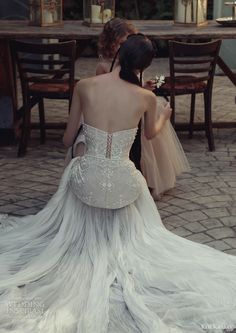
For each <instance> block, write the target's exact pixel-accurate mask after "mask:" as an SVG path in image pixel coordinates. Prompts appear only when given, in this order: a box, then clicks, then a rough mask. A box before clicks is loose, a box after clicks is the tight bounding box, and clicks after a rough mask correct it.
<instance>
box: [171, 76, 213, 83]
mask: <svg viewBox="0 0 236 333" xmlns="http://www.w3.org/2000/svg"><path fill="white" fill-rule="evenodd" d="M209 79H210V76H209V75H207V76H201V77H197V76H196V77H194V76H189V77H186V76H184V77H182V76H176V77H175V83H181V84H186V83H197V82H202V81H207V80H209Z"/></svg>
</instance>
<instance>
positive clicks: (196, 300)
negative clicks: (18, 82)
mask: <svg viewBox="0 0 236 333" xmlns="http://www.w3.org/2000/svg"><path fill="white" fill-rule="evenodd" d="M152 57H153V49H152V44H151V43H150V41H149V40H148V39H146V38H145V37H143V36H132V37H130V38H129V39H128V40H127V41H126V42H125V43H124V44H123V45H122V47H121V50H120V55H119V62H120V67H119V68H116V69H115V70H114V72H111V73H108V74H105V75H101V76H98V77H94V78H91V79H85V80H82V81H81V82H79V83H78V84H77V86H76V88H75V92H74V96H73V102H72V109H71V112H70V116H69V121H68V125H67V129H66V132H65V135H64V139H63V140H64V143H65V145H66V146H70V145H71V144H72V142H73V139H74V137H75V136H76V131H77V126H78V122H79V120H80V117H81V115H82V114H83V117H84V125H83V134H84V135H85V153H84V154H83V155H81V156H78V157H76V158H74V159H72V161H71V162H70V164H69V165H68V166H67V168H66V169H65V171H64V173H63V175H62V178H61V182H60V185H59V188H58V190H57V192H56V193H55V195H54V196H53V197H52V198H51V200H50V201H49V202H48V204H47V205H46V206H45V208H44V209H43V210H41V211H40V212H39V213H38V214H36V215H34V216H33V215H30V216H26V217H23V218H16V217H10V216H9V217H7V216H5V218H4V216H2V221H1V222H2V223H4V224H5V228H3V229H2V230H1V233H0V333H7V332H10V333H32V332H33V333H140V332H141V333H203V332H211V333H212V332H217V333H219V332H223V331H224V330H225V329H228V330H231V329H233V328H234V327H236V280H235V276H236V258H235V257H234V256H232V255H227V254H224V253H222V252H220V251H217V250H215V249H213V248H210V247H208V246H206V245H202V244H198V243H194V242H191V241H189V240H187V239H184V238H181V237H179V236H177V235H175V234H173V233H171V232H170V231H168V230H167V229H166V228H165V227H164V225H163V224H162V222H161V219H160V216H159V214H158V211H157V209H156V206H155V203H154V201H153V199H152V197H151V195H150V193H149V190H148V187H147V184H146V181H145V179H144V178H143V176H142V175H141V173H140V172H139V171H138V170H137V169H136V168H135V167H134V164H133V163H132V162H131V161H130V160H129V158H128V156H129V149H130V147H131V145H132V142H133V140H134V138H135V135H136V130H137V124H138V121H139V119H140V117H141V116H142V115H143V114H144V117H145V134H146V136H147V137H148V138H149V139H150V138H152V137H153V136H155V135H156V133H158V131H159V129H160V126H161V122H162V121H165V120H166V119H167V118H168V117H169V116H170V112H171V110H170V108H169V106H168V105H167V106H166V107H165V111H164V112H163V116H162V117H160V118H159V120H158V122H155V110H156V105H155V103H156V98H155V96H154V95H153V94H152V93H151V92H149V91H147V90H145V89H143V88H141V87H140V86H139V81H138V79H137V74H139V72H140V71H142V70H144V69H145V68H146V67H148V66H149V65H150V63H151V61H152Z"/></svg>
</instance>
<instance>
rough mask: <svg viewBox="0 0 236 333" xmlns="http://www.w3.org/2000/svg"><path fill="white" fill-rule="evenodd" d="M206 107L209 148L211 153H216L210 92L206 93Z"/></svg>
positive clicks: (206, 129)
mask: <svg viewBox="0 0 236 333" xmlns="http://www.w3.org/2000/svg"><path fill="white" fill-rule="evenodd" d="M204 106H205V131H206V136H207V139H208V147H209V150H210V151H214V150H215V143H214V136H213V130H212V119H211V96H210V94H209V92H208V91H207V92H205V93H204Z"/></svg>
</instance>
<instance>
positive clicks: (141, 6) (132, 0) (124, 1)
mask: <svg viewBox="0 0 236 333" xmlns="http://www.w3.org/2000/svg"><path fill="white" fill-rule="evenodd" d="M173 7H174V0H116V16H117V17H123V18H126V19H130V20H172V19H173V11H174V9H173ZM212 7H213V0H208V18H209V19H211V18H212V10H213V8H212ZM64 19H65V20H82V19H83V0H64Z"/></svg>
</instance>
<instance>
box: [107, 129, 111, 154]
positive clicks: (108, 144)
mask: <svg viewBox="0 0 236 333" xmlns="http://www.w3.org/2000/svg"><path fill="white" fill-rule="evenodd" d="M111 146H112V134H110V133H109V134H107V150H106V158H111Z"/></svg>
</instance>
